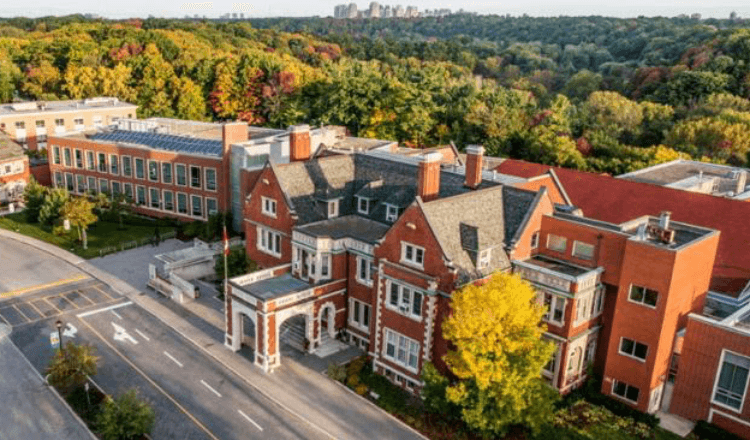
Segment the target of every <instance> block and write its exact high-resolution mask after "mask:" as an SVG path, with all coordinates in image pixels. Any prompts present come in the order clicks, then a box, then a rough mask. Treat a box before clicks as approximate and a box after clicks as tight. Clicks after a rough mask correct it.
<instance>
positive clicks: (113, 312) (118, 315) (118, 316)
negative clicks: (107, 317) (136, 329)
mask: <svg viewBox="0 0 750 440" xmlns="http://www.w3.org/2000/svg"><path fill="white" fill-rule="evenodd" d="M110 312H112V314H113V315H115V316H117V319H122V316H120V314H119V313H117V312H115V311H114V310H110Z"/></svg>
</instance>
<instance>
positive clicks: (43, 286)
mask: <svg viewBox="0 0 750 440" xmlns="http://www.w3.org/2000/svg"><path fill="white" fill-rule="evenodd" d="M88 278H89V276H88V275H83V274H81V275H76V276H74V277H72V278H66V279H64V280H58V281H53V282H51V283H47V284H39V285H36V286H31V287H23V288H21V289H16V290H10V291H8V292H3V293H0V298H10V297H12V296H18V295H23V294H24V293H28V292H33V291H35V290H41V289H49V288H50V287H55V286H60V285H62V284H68V283H73V282H76V281H82V280H86V279H88Z"/></svg>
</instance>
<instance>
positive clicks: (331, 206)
mask: <svg viewBox="0 0 750 440" xmlns="http://www.w3.org/2000/svg"><path fill="white" fill-rule="evenodd" d="M326 209H327V211H328V218H335V217H338V216H339V200H338V199H335V200H328V203H327V206H326Z"/></svg>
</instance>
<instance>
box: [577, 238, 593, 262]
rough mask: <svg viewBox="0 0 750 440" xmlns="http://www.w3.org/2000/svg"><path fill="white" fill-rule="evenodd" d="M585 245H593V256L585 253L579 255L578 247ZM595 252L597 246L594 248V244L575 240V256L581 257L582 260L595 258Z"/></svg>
mask: <svg viewBox="0 0 750 440" xmlns="http://www.w3.org/2000/svg"><path fill="white" fill-rule="evenodd" d="M585 246H589V247H591V256H585V255H579V254H578V248H579V247H581V248H583V247H585ZM594 252H595V248H594V245H593V244H590V243H586V242H583V241H578V240H573V256H574V257H576V258H578V259H581V260H593V259H594Z"/></svg>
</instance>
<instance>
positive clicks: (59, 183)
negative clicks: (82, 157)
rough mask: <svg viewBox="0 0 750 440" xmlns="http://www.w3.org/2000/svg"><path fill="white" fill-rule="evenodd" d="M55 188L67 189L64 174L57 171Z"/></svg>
mask: <svg viewBox="0 0 750 440" xmlns="http://www.w3.org/2000/svg"><path fill="white" fill-rule="evenodd" d="M54 183H55V188H65V178H64V177H63V173H61V172H59V171H55V182H54Z"/></svg>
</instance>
